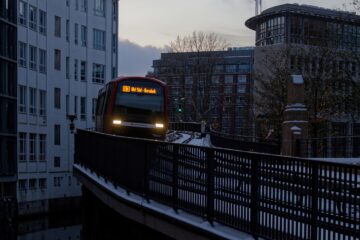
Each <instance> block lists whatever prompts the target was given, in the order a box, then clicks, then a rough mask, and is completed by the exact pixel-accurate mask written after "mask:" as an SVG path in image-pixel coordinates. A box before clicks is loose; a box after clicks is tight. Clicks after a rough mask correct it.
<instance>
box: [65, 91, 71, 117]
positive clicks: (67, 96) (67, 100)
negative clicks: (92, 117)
mask: <svg viewBox="0 0 360 240" xmlns="http://www.w3.org/2000/svg"><path fill="white" fill-rule="evenodd" d="M69 98H70V96H69V95H66V100H65V101H66V115H69V105H70V103H69V101H70V100H69Z"/></svg>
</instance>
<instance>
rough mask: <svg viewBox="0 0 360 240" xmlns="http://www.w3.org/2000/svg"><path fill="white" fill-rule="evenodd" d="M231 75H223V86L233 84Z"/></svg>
mask: <svg viewBox="0 0 360 240" xmlns="http://www.w3.org/2000/svg"><path fill="white" fill-rule="evenodd" d="M233 79H234V77H233V75H225V78H224V83H225V84H232V83H233Z"/></svg>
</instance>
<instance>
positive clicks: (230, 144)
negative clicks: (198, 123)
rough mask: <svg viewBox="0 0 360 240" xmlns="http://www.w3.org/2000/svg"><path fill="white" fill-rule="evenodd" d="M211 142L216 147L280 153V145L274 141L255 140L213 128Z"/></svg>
mask: <svg viewBox="0 0 360 240" xmlns="http://www.w3.org/2000/svg"><path fill="white" fill-rule="evenodd" d="M210 140H211V143H212V144H213V145H214V146H216V147H223V148H231V149H237V150H242V151H250V152H261V153H270V154H280V145H279V144H276V143H274V142H272V143H269V142H260V141H259V139H256V141H254V139H253V137H249V136H239V135H232V134H226V133H221V132H217V131H214V130H212V129H211V131H210Z"/></svg>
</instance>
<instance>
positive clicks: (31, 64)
mask: <svg viewBox="0 0 360 240" xmlns="http://www.w3.org/2000/svg"><path fill="white" fill-rule="evenodd" d="M36 53H37V49H36V47H34V46H31V45H29V56H30V59H29V67H30V69H31V70H34V71H36V62H37V57H36Z"/></svg>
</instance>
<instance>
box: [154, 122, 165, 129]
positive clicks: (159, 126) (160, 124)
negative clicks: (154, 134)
mask: <svg viewBox="0 0 360 240" xmlns="http://www.w3.org/2000/svg"><path fill="white" fill-rule="evenodd" d="M155 127H156V128H164V124H162V123H155Z"/></svg>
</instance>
